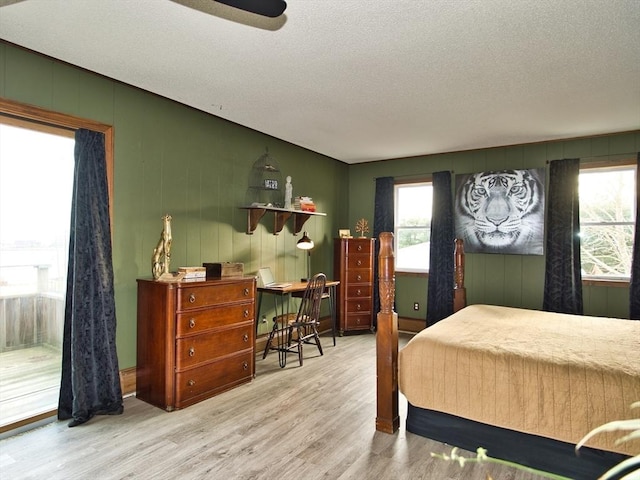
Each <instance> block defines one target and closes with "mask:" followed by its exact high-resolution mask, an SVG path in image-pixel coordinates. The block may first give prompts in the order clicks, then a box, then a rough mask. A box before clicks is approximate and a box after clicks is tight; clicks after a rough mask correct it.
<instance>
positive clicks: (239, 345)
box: [176, 322, 254, 371]
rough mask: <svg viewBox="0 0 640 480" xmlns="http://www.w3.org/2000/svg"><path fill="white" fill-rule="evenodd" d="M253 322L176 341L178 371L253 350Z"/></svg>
mask: <svg viewBox="0 0 640 480" xmlns="http://www.w3.org/2000/svg"><path fill="white" fill-rule="evenodd" d="M253 332H254V326H253V322H250V323H248V324H245V325H241V326H239V327H234V328H229V329H227V330H219V331H216V332H215V334H206V333H205V334H202V335H196V336H193V337H185V338H180V339H178V340H177V341H176V371H181V370H184V369H185V368H190V367H194V366H196V365H199V364H202V363H206V362H210V361H211V360H214V359H216V358H219V357H223V356H225V355H229V354H232V353H234V352H237V351H240V350H245V349H251V348H252V347H253V335H254V333H253Z"/></svg>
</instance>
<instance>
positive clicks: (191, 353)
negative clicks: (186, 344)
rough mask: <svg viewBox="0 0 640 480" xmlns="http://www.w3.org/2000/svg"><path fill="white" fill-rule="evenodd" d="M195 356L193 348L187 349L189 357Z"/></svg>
mask: <svg viewBox="0 0 640 480" xmlns="http://www.w3.org/2000/svg"><path fill="white" fill-rule="evenodd" d="M195 354H196V349H195V348H193V347H191V348H190V349H189V356H190V357H193V356H194V355H195Z"/></svg>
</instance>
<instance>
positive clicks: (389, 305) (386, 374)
mask: <svg viewBox="0 0 640 480" xmlns="http://www.w3.org/2000/svg"><path fill="white" fill-rule="evenodd" d="M379 241H380V253H379V255H378V281H379V283H378V285H379V291H380V312H379V313H378V329H377V334H376V370H377V384H376V403H377V416H376V430H378V431H380V432H385V433H395V432H397V431H398V429H399V428H400V416H399V414H398V314H397V313H396V312H394V311H393V301H394V298H395V282H396V280H395V268H394V262H393V233H390V232H383V233H381V234H380V237H379Z"/></svg>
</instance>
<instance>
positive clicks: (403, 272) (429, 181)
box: [393, 175, 433, 277]
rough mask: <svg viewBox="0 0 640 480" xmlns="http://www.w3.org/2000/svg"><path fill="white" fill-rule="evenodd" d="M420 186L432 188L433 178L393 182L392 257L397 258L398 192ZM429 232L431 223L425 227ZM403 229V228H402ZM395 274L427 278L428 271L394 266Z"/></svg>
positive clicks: (415, 178)
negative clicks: (403, 188) (401, 189)
mask: <svg viewBox="0 0 640 480" xmlns="http://www.w3.org/2000/svg"><path fill="white" fill-rule="evenodd" d="M420 185H428V186H430V187H432V188H433V177H432V176H431V175H428V176H422V177H414V178H411V179H405V180H397V179H396V180H395V181H394V184H393V235H394V238H395V239H396V240H395V241H394V244H393V254H394V257H395V258H396V259H397V258H398V241H397V239H398V238H399V236H398V228H399V225H398V222H397V218H398V190H399V189H400V188H402V187H416V186H420ZM426 227H427V228H428V229H429V230H431V222H429V224H428V225H427V226H426ZM402 228H405V227H402ZM418 228H424V226H419V227H418ZM395 272H396V274H400V275H403V276H418V277H428V276H429V270H428V269H427V270H425V269H421V268H406V267H402V266H398V264H397V263H396V264H395Z"/></svg>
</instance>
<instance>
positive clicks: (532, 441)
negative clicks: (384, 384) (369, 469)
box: [406, 403, 628, 480]
mask: <svg viewBox="0 0 640 480" xmlns="http://www.w3.org/2000/svg"><path fill="white" fill-rule="evenodd" d="M406 427H407V431H408V432H411V433H415V434H417V435H420V436H423V437H427V438H430V439H432V440H436V441H439V442H446V443H447V444H449V445H452V446H457V447H459V448H462V449H464V450H469V451H471V452H475V451H476V450H477V448H478V447H483V448H486V449H487V455H489V456H491V457H494V458H500V459H503V460H509V461H512V462H516V463H519V464H521V465H526V466H528V467H532V468H535V469H538V470H542V471H546V472H551V473H555V474H558V475H563V476H566V477H570V478H572V479H575V480H594V479H595V478H597V477H598V476H599V475H600V474H602V473H604V472H606V471H607V470H608V469H609V468H611V467H612V466H614V465H616V464H617V463H619V462H621V461H622V460H624V459H625V458H628V457H627V456H626V455H622V454H620V453H615V452H608V451H603V450H596V449H594V448H589V447H582V448H581V449H580V455H579V456H577V455H576V453H575V451H574V447H575V445H572V444H570V443H566V442H561V441H559V440H554V439H551V438H546V437H541V436H538V435H531V434H526V433H522V432H518V431H515V430H509V429H506V428H500V427H495V426H491V425H487V424H485V423H480V422H475V421H472V420H467V419H465V418H462V417H458V416H455V415H450V414H447V413H442V412H437V411H434V410H428V409H423V408H419V407H415V406H413V405H411V403H408V412H407V424H406ZM433 453H447V454H448V453H449V451H444V452H433ZM615 478H618V477H615Z"/></svg>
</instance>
